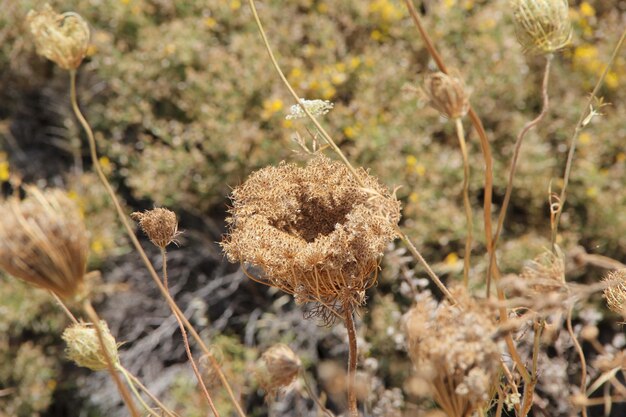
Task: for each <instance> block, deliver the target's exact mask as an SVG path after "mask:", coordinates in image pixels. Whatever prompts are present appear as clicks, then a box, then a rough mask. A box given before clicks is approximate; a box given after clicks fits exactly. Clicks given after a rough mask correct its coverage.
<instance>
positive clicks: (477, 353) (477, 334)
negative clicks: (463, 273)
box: [405, 288, 500, 417]
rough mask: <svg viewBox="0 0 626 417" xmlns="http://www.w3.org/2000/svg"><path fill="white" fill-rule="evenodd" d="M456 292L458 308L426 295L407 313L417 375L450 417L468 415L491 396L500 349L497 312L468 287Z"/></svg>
mask: <svg viewBox="0 0 626 417" xmlns="http://www.w3.org/2000/svg"><path fill="white" fill-rule="evenodd" d="M452 292H453V294H454V297H455V298H456V300H458V302H459V304H458V305H451V304H450V303H449V301H447V300H444V301H442V302H441V303H439V304H437V302H436V301H435V300H434V299H432V298H431V297H430V295H428V296H426V297H425V298H424V299H423V300H421V301H420V302H418V303H417V305H416V306H415V307H413V308H412V309H411V310H409V312H408V313H407V314H406V316H405V326H406V334H407V341H408V349H409V355H410V357H411V359H412V361H413V363H414V364H415V367H416V369H417V371H418V377H419V378H420V379H422V380H423V381H424V382H425V383H426V384H428V386H429V387H430V391H431V394H432V396H433V399H434V400H435V401H436V402H437V404H439V406H440V407H441V408H442V409H443V410H444V411H445V412H446V414H447V415H448V417H469V416H471V415H472V414H473V413H474V412H475V411H476V410H477V409H479V408H480V407H482V406H484V405H487V403H488V401H489V399H490V398H491V396H492V394H493V390H494V386H495V384H497V382H498V381H497V374H498V366H499V360H500V350H499V348H498V345H497V343H496V342H495V341H494V339H493V338H494V335H495V334H496V325H495V323H493V322H492V320H491V319H490V317H493V312H492V311H491V310H490V309H489V308H488V307H487V306H486V305H483V304H480V303H478V302H477V301H475V300H474V299H472V298H471V296H469V295H468V294H467V292H466V291H465V290H464V288H454V289H452ZM459 305H460V306H462V308H460V307H459Z"/></svg>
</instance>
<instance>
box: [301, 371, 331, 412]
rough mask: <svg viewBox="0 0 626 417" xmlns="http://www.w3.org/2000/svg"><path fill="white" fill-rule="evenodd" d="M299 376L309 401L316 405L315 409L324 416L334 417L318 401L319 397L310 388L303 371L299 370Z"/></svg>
mask: <svg viewBox="0 0 626 417" xmlns="http://www.w3.org/2000/svg"><path fill="white" fill-rule="evenodd" d="M300 374H301V376H302V381H304V388H305V389H306V392H308V393H309V396H310V397H311V399H313V401H314V402H315V404H316V405H317V407H318V408H319V409H320V411H321V412H322V413H324V414H326V415H327V416H328V417H334V415H333V413H331V412H330V411H329V410H328V409H327V408H326V407H325V406H324V404H322V401H321V400H320V399H319V397H318V396H317V395H316V394H315V392H314V391H313V388H311V384H309V379H308V378H307V376H306V372H305V371H304V369H301V370H300Z"/></svg>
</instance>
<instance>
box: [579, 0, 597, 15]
mask: <svg viewBox="0 0 626 417" xmlns="http://www.w3.org/2000/svg"><path fill="white" fill-rule="evenodd" d="M580 14H581V15H583V16H585V17H592V16H595V15H596V9H594V8H593V6H592V5H591V4H589V2H586V1H583V2H582V3H580Z"/></svg>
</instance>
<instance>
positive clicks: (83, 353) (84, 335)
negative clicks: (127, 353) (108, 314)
mask: <svg viewBox="0 0 626 417" xmlns="http://www.w3.org/2000/svg"><path fill="white" fill-rule="evenodd" d="M100 328H101V329H102V331H103V334H102V336H103V339H104V345H105V347H106V352H107V353H108V355H109V358H110V359H111V361H112V362H113V364H114V365H116V364H118V363H119V356H118V353H117V347H118V345H117V342H115V338H114V337H113V335H111V332H110V331H109V327H108V326H107V324H106V323H105V322H104V321H101V322H100ZM61 337H62V338H63V340H64V341H65V344H66V345H67V347H66V349H65V353H66V354H67V357H68V358H69V359H70V360H72V361H73V362H74V363H75V364H76V365H78V366H82V367H84V368H89V369H91V370H92V371H103V370H106V369H107V360H106V357H105V353H104V352H103V350H102V346H101V345H100V340H99V339H98V333H97V331H96V329H95V328H94V326H93V324H92V323H78V324H74V325H72V326H70V327H68V328H67V329H65V331H63V335H62V336H61Z"/></svg>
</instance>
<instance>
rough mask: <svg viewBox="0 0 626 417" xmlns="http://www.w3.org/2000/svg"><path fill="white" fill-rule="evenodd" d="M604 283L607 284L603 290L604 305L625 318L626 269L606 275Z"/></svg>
mask: <svg viewBox="0 0 626 417" xmlns="http://www.w3.org/2000/svg"><path fill="white" fill-rule="evenodd" d="M604 282H606V284H607V287H606V288H605V290H604V297H605V298H606V304H607V305H608V307H609V308H610V309H611V310H613V311H615V312H616V313H618V314H621V315H622V316H624V317H625V318H626V268H624V269H619V270H617V271H613V272H610V273H608V274H607V275H606V277H604Z"/></svg>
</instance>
